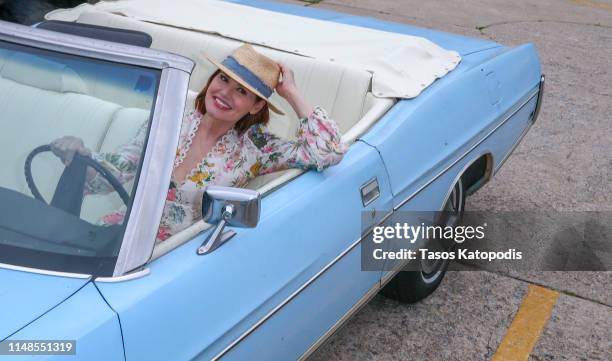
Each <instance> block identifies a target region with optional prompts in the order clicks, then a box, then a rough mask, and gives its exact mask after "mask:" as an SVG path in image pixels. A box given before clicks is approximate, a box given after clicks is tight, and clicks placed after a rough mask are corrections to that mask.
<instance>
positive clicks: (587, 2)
mask: <svg viewBox="0 0 612 361" xmlns="http://www.w3.org/2000/svg"><path fill="white" fill-rule="evenodd" d="M571 1H572V2H574V3H576V4H578V5H582V6H586V7H590V8H596V9H604V10H612V5H611V4H606V3H601V2H599V1H593V0H571Z"/></svg>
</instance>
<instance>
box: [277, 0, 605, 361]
mask: <svg viewBox="0 0 612 361" xmlns="http://www.w3.org/2000/svg"><path fill="white" fill-rule="evenodd" d="M283 2H287V3H293V4H299V5H301V6H313V7H317V8H321V9H329V10H335V11H340V12H345V13H351V14H355V15H362V16H371V17H376V18H380V19H384V20H389V21H394V22H400V23H407V24H411V25H416V26H422V27H426V28H432V29H437V30H442V31H447V32H452V33H457V34H462V35H466V36H473V37H480V38H486V39H491V40H494V41H496V42H499V43H502V44H506V45H519V44H523V43H527V42H531V43H534V44H535V46H536V47H537V48H538V51H539V55H540V58H541V62H542V66H543V71H544V73H546V76H547V78H546V83H547V84H546V93H545V97H544V102H543V108H542V111H541V113H540V117H539V119H538V122H537V123H536V125H535V126H534V127H532V129H531V131H530V132H529V133H528V134H527V136H526V137H525V138H524V140H523V142H522V143H521V144H520V145H519V147H518V148H517V149H516V150H515V152H514V153H513V155H512V156H511V157H510V158H509V160H508V161H507V162H506V163H505V165H504V167H503V168H502V169H501V170H500V172H499V173H498V174H497V175H496V176H495V178H494V179H493V180H492V181H491V182H490V183H489V184H488V185H486V186H485V187H484V188H482V189H481V190H480V191H479V192H478V193H476V194H474V195H473V196H471V197H470V198H468V199H467V204H466V208H467V209H468V210H495V211H516V210H538V209H547V210H551V209H552V210H559V211H611V210H612V85H611V83H612V72H611V69H610V67H611V65H612V1H595V0H541V1H540V0H537V1H536V0H520V1H512V2H508V1H503V0H462V1H448V0H438V1H418V0H377V1H369V0H322V1H310V2H308V3H306V2H304V1H294V0H284V1H283ZM530 284H535V285H540V286H542V287H545V288H547V289H552V290H556V291H558V292H559V297H558V299H557V301H556V304H555V306H554V308H553V310H552V315H551V317H550V320H549V321H548V323H547V324H546V326H545V327H544V329H543V332H542V334H541V336H540V337H539V339H538V340H537V342H536V344H535V347H534V348H533V350H532V351H531V353H530V355H529V357H528V359H529V360H530V361H540V360H542V361H543V360H546V361H551V360H585V361H586V360H588V361H590V360H605V361H610V360H612V287H611V286H610V285H611V284H612V272H517V271H511V272H507V273H492V272H486V271H472V272H449V273H448V274H447V276H446V278H445V279H444V281H443V282H442V284H441V286H440V287H439V288H438V290H437V291H436V292H435V293H434V294H433V295H432V296H430V297H429V298H428V299H426V300H424V301H422V302H420V303H418V304H415V305H403V304H399V303H397V302H395V301H392V300H390V299H387V298H384V297H383V296H380V295H379V296H376V297H375V298H374V299H373V300H372V301H371V302H370V303H369V304H368V305H367V306H365V307H364V308H363V309H362V310H361V311H360V312H359V313H358V314H357V315H356V316H354V317H353V319H352V320H351V321H349V322H348V323H347V324H346V326H344V327H343V328H342V329H341V330H340V331H339V332H338V333H336V335H334V336H333V338H332V339H331V340H330V341H329V342H328V344H326V345H325V346H324V347H323V348H321V349H320V350H319V351H318V352H317V353H315V354H314V355H313V357H312V358H311V359H312V360H317V361H319V360H351V361H356V360H423V361H425V360H428V361H438V360H443V361H446V360H461V361H464V360H490V359H492V358H493V357H494V355H495V353H496V351H497V350H498V348H499V347H500V344H501V343H502V340H503V338H504V335H505V334H506V332H507V330H508V328H509V326H510V324H511V323H512V321H513V319H514V318H515V317H516V315H517V311H518V309H519V308H520V306H521V302H522V300H523V298H524V297H525V294H526V292H527V289H528V286H529V285H530Z"/></svg>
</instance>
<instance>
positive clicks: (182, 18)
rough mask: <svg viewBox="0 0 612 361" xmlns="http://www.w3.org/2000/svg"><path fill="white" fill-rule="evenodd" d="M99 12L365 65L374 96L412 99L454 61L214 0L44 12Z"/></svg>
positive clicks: (371, 35)
mask: <svg viewBox="0 0 612 361" xmlns="http://www.w3.org/2000/svg"><path fill="white" fill-rule="evenodd" d="M85 11H103V12H108V13H113V14H118V15H123V16H126V17H129V18H133V19H137V20H140V21H145V22H151V23H155V24H161V25H166V26H171V27H177V28H185V29H190V30H195V31H201V32H206V33H213V34H219V35H221V36H224V37H227V38H232V39H237V40H241V41H244V42H248V43H253V44H258V45H262V46H266V47H270V48H274V49H278V50H282V51H285V52H290V53H294V54H297V55H301V56H307V57H312V58H317V59H321V60H323V61H331V62H337V63H340V64H343V65H346V66H349V67H356V68H360V69H365V70H367V71H369V72H371V73H372V74H373V76H372V92H373V94H374V95H375V96H377V97H388V98H414V97H416V96H417V95H419V94H420V93H421V92H422V91H423V89H425V88H426V87H428V86H429V85H431V83H433V82H434V80H436V79H437V78H440V77H442V76H444V75H446V74H447V73H448V72H449V71H451V70H453V69H454V68H455V67H456V66H457V64H459V62H460V60H461V57H460V56H459V54H458V53H457V52H456V51H451V50H445V49H442V48H441V47H439V46H437V45H436V44H434V43H432V42H431V41H429V40H427V39H424V38H421V37H416V36H410V35H404V34H398V33H391V32H385V31H380V30H374V29H369V28H362V27H358V26H352V25H346V24H339V23H334V22H329V21H323V20H317V19H311V18H306V17H299V16H295V15H289V14H283V13H278V12H274V11H268V10H263V9H258V8H254V7H249V6H244V5H237V4H232V3H228V2H224V1H216V0H175V1H172V2H170V1H167V0H120V1H112V2H99V3H97V4H96V5H90V4H83V5H80V6H78V7H76V8H73V9H67V10H56V11H53V12H51V13H49V14H47V16H46V18H47V19H49V20H65V21H76V20H77V19H78V17H79V15H80V14H81V13H82V12H85Z"/></svg>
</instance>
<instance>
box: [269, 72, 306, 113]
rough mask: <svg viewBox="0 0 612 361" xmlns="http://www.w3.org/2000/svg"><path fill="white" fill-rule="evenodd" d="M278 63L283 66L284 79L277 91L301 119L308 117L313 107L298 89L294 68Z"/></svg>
mask: <svg viewBox="0 0 612 361" xmlns="http://www.w3.org/2000/svg"><path fill="white" fill-rule="evenodd" d="M278 65H279V66H280V68H281V74H282V79H281V81H280V82H279V83H278V85H277V86H276V92H277V93H278V95H280V96H282V97H283V98H285V100H287V102H288V103H289V105H291V107H292V108H293V110H294V111H295V114H297V116H298V118H299V119H302V118H305V117H308V115H309V114H310V113H312V111H313V108H312V107H311V106H310V104H308V102H307V101H306V99H304V97H303V96H302V94H301V93H300V92H299V90H298V89H297V86H296V85H295V78H294V75H293V70H291V69H289V68H288V67H287V66H286V65H285V64H282V63H278Z"/></svg>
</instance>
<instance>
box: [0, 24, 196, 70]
mask: <svg viewBox="0 0 612 361" xmlns="http://www.w3.org/2000/svg"><path fill="white" fill-rule="evenodd" d="M0 40H4V41H7V42H11V43H19V44H23V45H27V46H32V47H35V48H42V49H47V50H52V51H57V52H61V53H69V54H74V55H80V56H85V57H91V58H96V59H103V60H108V61H112V62H117V63H122V64H131V65H138V66H145V67H148V68H156V69H165V68H174V69H178V70H181V71H183V72H186V73H191V72H192V71H193V67H194V63H193V61H191V60H190V59H188V58H186V57H183V56H179V55H175V54H170V53H166V52H162V51H158V50H153V49H148V48H142V47H138V46H131V45H126V44H119V43H113V42H110V41H104V40H97V39H91V38H85V37H81V36H76V35H69V34H64V33H58V32H55V31H49V30H44V29H38V28H32V27H29V26H25V25H20V24H13V23H9V22H6V21H1V20H0Z"/></svg>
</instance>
